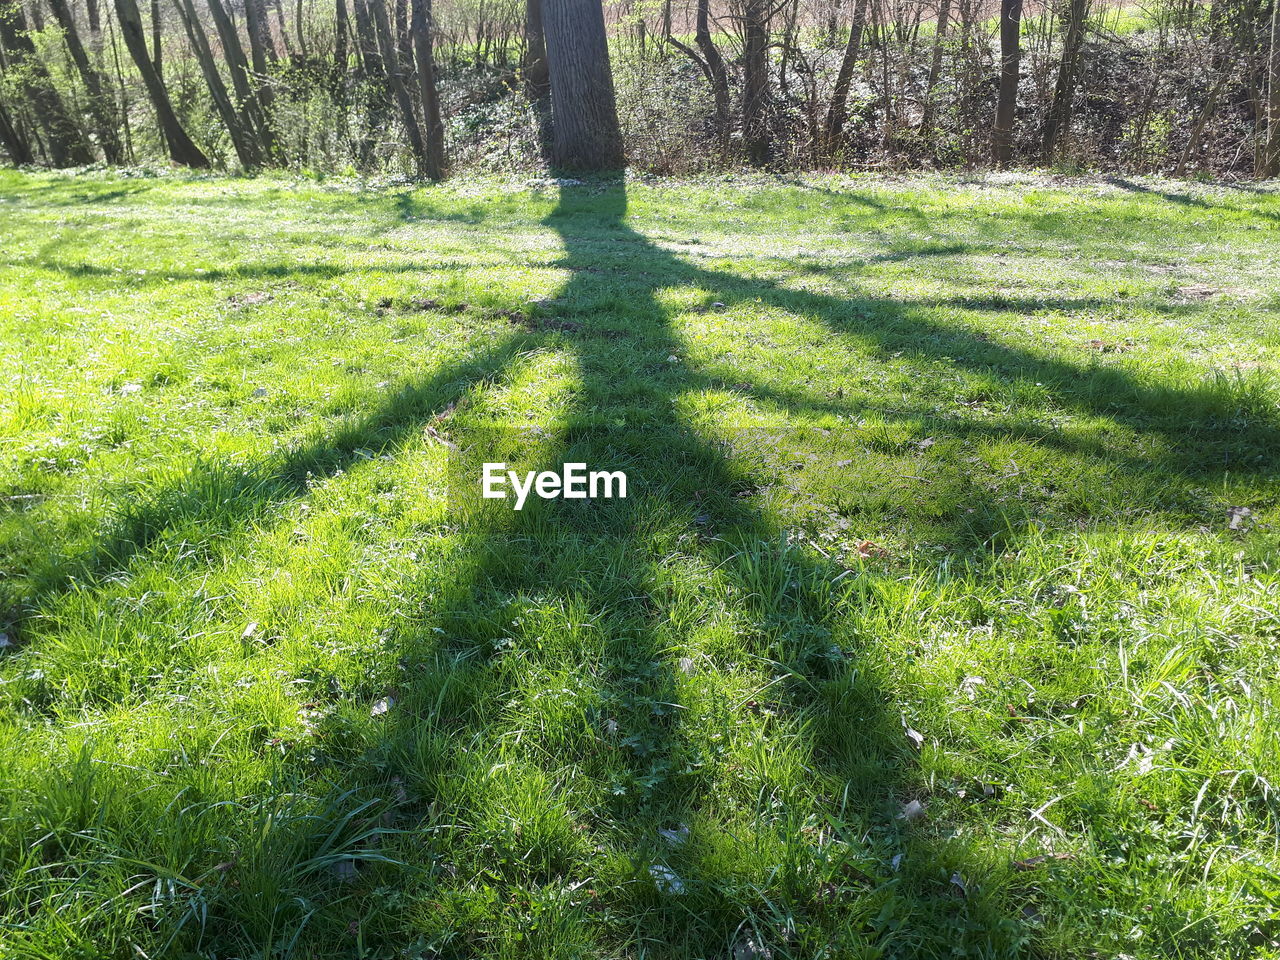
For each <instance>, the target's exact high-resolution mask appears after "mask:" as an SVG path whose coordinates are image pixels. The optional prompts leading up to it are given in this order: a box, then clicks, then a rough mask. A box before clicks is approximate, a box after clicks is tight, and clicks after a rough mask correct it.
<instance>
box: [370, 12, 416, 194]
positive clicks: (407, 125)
mask: <svg viewBox="0 0 1280 960" xmlns="http://www.w3.org/2000/svg"><path fill="white" fill-rule="evenodd" d="M368 5H369V11H370V13H372V14H373V20H374V24H375V26H376V28H377V32H378V52H379V53H380V54H381V56H382V65H383V68H384V69H385V70H386V73H387V82H388V83H390V84H391V92H392V93H393V94H394V95H395V98H396V104H397V106H399V107H400V119H401V121H402V122H403V123H404V132H405V136H407V137H408V138H409V148H410V149H411V150H412V151H413V161H414V164H415V165H416V166H417V168H418V174H419V175H420V176H427V175H428V174H427V146H426V143H425V142H423V139H422V128H421V127H420V126H419V125H418V115H417V114H416V113H415V112H414V109H413V98H412V97H411V96H410V95H409V87H408V85H407V84H406V83H405V81H404V73H403V72H402V71H401V69H400V58H399V56H398V55H397V53H396V47H395V40H394V38H393V37H392V35H391V18H390V17H389V16H388V15H387V3H386V0H368Z"/></svg>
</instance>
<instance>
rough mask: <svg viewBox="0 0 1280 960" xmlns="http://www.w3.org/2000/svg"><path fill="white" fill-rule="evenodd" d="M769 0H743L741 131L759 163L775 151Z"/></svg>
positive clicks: (749, 155) (749, 154)
mask: <svg viewBox="0 0 1280 960" xmlns="http://www.w3.org/2000/svg"><path fill="white" fill-rule="evenodd" d="M768 4H769V0H742V33H743V46H742V133H743V140H744V142H745V143H746V147H747V159H748V160H750V161H751V163H753V164H755V165H756V166H763V165H764V164H766V163H768V162H769V160H770V159H771V158H772V155H773V146H772V144H771V143H770V137H769V117H768V109H769V23H768V17H769V12H768Z"/></svg>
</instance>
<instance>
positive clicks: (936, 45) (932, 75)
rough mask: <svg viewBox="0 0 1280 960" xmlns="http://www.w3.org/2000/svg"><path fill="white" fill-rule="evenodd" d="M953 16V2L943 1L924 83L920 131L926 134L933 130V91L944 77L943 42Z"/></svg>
mask: <svg viewBox="0 0 1280 960" xmlns="http://www.w3.org/2000/svg"><path fill="white" fill-rule="evenodd" d="M950 16H951V0H941V3H940V4H939V6H938V26H937V29H936V30H935V31H934V34H933V52H932V54H931V55H930V56H929V77H928V79H926V80H925V83H924V117H923V118H922V119H921V121H920V129H921V130H923V131H925V132H926V133H927V132H928V131H929V130H931V129H932V128H933V117H934V107H933V91H934V88H936V87H937V86H938V77H939V76H941V75H942V50H943V41H944V40H945V39H946V38H947V20H948V18H949V17H950Z"/></svg>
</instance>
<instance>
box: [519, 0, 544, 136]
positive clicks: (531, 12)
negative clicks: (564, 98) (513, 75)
mask: <svg viewBox="0 0 1280 960" xmlns="http://www.w3.org/2000/svg"><path fill="white" fill-rule="evenodd" d="M524 37H525V44H524V61H523V63H522V64H521V66H522V68H523V71H524V85H525V95H526V96H528V98H529V102H530V103H532V104H533V111H534V115H535V116H536V117H537V119H538V148H539V150H540V151H541V153H542V156H543V159H546V160H550V158H551V74H550V73H549V72H548V70H547V40H546V36H545V35H544V33H543V30H542V0H525V4H524Z"/></svg>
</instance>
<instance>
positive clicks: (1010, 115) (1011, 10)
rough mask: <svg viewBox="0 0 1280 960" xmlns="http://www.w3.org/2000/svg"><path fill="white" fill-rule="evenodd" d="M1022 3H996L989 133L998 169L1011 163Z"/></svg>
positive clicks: (1007, 0)
mask: <svg viewBox="0 0 1280 960" xmlns="http://www.w3.org/2000/svg"><path fill="white" fill-rule="evenodd" d="M1021 33H1022V0H1000V90H999V93H998V95H997V98H996V122H995V126H994V128H993V130H992V138H991V141H992V154H993V157H994V159H995V162H996V166H998V167H1007V166H1008V165H1009V164H1010V162H1011V161H1012V160H1013V121H1014V117H1015V115H1016V113H1017V109H1018V70H1019V66H1020V64H1021V61H1022V43H1021Z"/></svg>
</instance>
